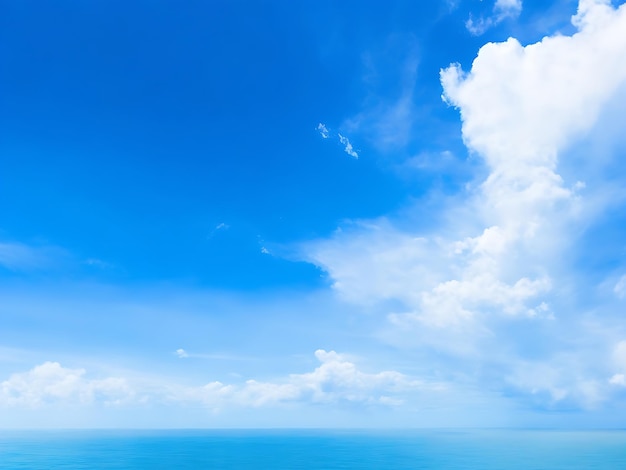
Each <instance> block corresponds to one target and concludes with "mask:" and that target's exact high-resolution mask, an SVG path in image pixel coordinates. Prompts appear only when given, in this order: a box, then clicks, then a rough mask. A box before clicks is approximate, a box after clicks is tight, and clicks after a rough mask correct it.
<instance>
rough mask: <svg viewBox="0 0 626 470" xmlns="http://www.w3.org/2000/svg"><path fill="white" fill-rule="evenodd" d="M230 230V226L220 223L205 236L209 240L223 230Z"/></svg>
mask: <svg viewBox="0 0 626 470" xmlns="http://www.w3.org/2000/svg"><path fill="white" fill-rule="evenodd" d="M229 228H230V225H228V224H226V223H224V222H221V223H219V224H217V225H216V226H215V228H214V229H213V230H211V232H209V235H208V236H207V238H211V237H213V235H215V234H216V233H217V232H220V231H223V230H228V229H229Z"/></svg>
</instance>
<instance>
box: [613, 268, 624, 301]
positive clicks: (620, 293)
mask: <svg viewBox="0 0 626 470" xmlns="http://www.w3.org/2000/svg"><path fill="white" fill-rule="evenodd" d="M613 292H615V295H616V296H617V297H618V298H620V299H623V298H624V297H626V274H625V275H623V276H622V277H620V279H619V281H617V284H615V287H613Z"/></svg>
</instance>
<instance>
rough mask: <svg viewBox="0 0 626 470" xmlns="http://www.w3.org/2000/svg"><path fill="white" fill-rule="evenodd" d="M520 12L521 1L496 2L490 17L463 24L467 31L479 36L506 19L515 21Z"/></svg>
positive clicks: (471, 19)
mask: <svg viewBox="0 0 626 470" xmlns="http://www.w3.org/2000/svg"><path fill="white" fill-rule="evenodd" d="M521 12H522V0H496V2H495V4H494V5H493V12H492V15H491V16H488V17H486V18H485V17H482V16H481V17H479V18H478V19H477V20H474V18H472V17H471V16H470V18H469V19H468V20H467V21H466V22H465V27H466V28H467V30H468V31H469V32H470V33H471V34H473V35H475V36H480V35H481V34H483V33H484V32H485V31H487V30H488V29H489V28H492V27H493V26H496V25H498V24H500V23H502V22H503V21H504V20H506V19H515V18H517V17H518V16H519V15H520V13H521Z"/></svg>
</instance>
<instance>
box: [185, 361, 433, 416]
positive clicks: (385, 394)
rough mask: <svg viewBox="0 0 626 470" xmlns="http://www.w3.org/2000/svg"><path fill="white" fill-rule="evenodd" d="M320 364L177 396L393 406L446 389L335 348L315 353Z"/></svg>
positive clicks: (211, 402) (239, 402) (217, 402)
mask: <svg viewBox="0 0 626 470" xmlns="http://www.w3.org/2000/svg"><path fill="white" fill-rule="evenodd" d="M315 357H316V358H317V360H318V361H319V362H320V363H321V364H320V365H319V366H318V367H317V368H316V369H315V370H314V371H312V372H308V373H304V374H291V375H289V377H287V378H286V379H284V380H281V381H277V382H259V381H256V380H248V381H246V382H245V383H244V384H243V385H228V384H223V383H221V382H211V383H209V384H207V385H205V386H203V387H196V388H191V389H186V390H185V391H184V392H183V393H182V394H181V395H180V396H179V397H178V398H177V399H182V400H184V401H189V400H191V401H201V402H202V403H204V404H205V405H206V406H208V407H210V408H214V409H220V408H223V407H228V406H245V407H260V406H271V405H277V404H280V403H289V402H308V403H338V402H342V401H348V402H354V403H361V404H372V405H373V404H379V405H390V404H400V403H401V402H402V396H403V394H406V393H409V392H413V393H414V392H416V391H420V390H440V389H443V387H442V386H441V385H438V384H425V383H423V382H421V381H417V380H413V379H410V378H409V377H407V376H406V375H403V374H401V373H399V372H395V371H384V372H378V373H373V374H372V373H365V372H362V371H360V370H358V369H357V367H356V365H355V364H354V363H353V362H350V361H348V360H347V359H346V358H344V357H343V356H341V355H339V354H337V353H336V352H334V351H324V350H322V349H320V350H317V351H316V352H315Z"/></svg>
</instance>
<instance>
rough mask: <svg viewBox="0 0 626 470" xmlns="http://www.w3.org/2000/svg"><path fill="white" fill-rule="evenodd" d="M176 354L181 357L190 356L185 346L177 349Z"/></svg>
mask: <svg viewBox="0 0 626 470" xmlns="http://www.w3.org/2000/svg"><path fill="white" fill-rule="evenodd" d="M176 355H177V356H178V357H179V358H180V359H184V358H186V357H189V354H187V351H185V350H184V349H183V348H179V349H177V350H176Z"/></svg>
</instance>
